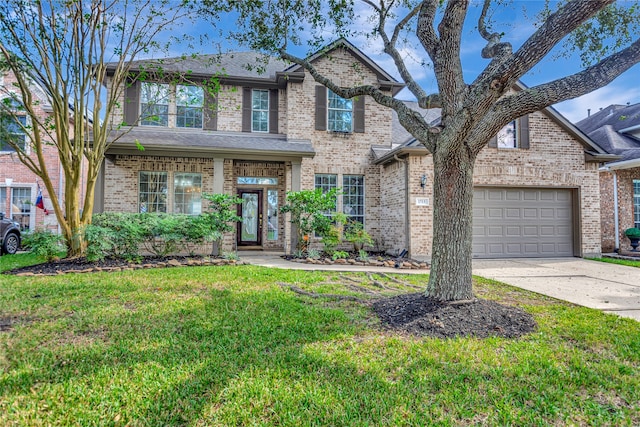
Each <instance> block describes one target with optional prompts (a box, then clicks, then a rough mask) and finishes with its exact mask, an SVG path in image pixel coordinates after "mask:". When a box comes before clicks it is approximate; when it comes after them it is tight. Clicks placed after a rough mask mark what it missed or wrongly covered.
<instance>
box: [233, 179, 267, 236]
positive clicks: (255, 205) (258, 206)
mask: <svg viewBox="0 0 640 427" xmlns="http://www.w3.org/2000/svg"><path fill="white" fill-rule="evenodd" d="M238 197H240V199H242V203H241V204H240V205H239V206H238V216H240V218H242V220H241V221H240V222H238V246H257V245H261V244H262V190H238Z"/></svg>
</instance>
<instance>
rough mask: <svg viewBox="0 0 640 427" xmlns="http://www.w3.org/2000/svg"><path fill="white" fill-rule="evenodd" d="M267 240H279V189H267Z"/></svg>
mask: <svg viewBox="0 0 640 427" xmlns="http://www.w3.org/2000/svg"><path fill="white" fill-rule="evenodd" d="M267 203H268V206H267V240H278V190H267Z"/></svg>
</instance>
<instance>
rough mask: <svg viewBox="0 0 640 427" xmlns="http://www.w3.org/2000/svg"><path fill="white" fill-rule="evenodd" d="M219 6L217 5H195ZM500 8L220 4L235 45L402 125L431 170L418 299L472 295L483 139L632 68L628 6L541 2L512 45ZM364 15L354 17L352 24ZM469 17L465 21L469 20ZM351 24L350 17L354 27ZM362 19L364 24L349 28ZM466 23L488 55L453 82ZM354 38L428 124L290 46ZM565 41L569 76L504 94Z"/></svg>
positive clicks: (604, 0)
mask: <svg viewBox="0 0 640 427" xmlns="http://www.w3.org/2000/svg"><path fill="white" fill-rule="evenodd" d="M205 3H206V4H208V10H209V11H211V10H214V9H215V10H216V12H219V11H220V7H219V6H216V5H219V3H218V2H212V1H205ZM509 3H510V2H508V1H500V2H492V1H489V0H484V1H481V2H477V3H476V2H472V1H469V0H448V1H444V0H425V1H412V0H377V1H375V0H361V1H360V2H354V1H350V0H328V1H318V0H278V1H274V2H262V1H258V0H256V1H251V0H247V1H229V2H227V3H226V4H225V8H226V10H227V11H233V13H234V16H235V17H236V18H237V23H236V25H237V30H235V31H233V32H232V34H231V36H232V37H234V38H235V39H236V40H237V41H239V42H240V43H243V44H245V45H247V46H248V47H250V48H252V49H256V50H260V51H263V52H265V53H269V54H277V55H279V56H281V57H282V58H284V59H287V60H289V61H291V62H294V63H296V64H299V65H301V66H302V67H304V69H305V70H306V71H307V72H308V73H309V74H310V75H311V76H312V77H313V78H314V79H315V80H316V81H317V82H319V83H321V84H323V85H325V86H326V87H328V88H329V89H331V90H332V91H333V92H334V93H336V94H338V95H339V96H341V97H344V98H353V97H357V96H363V95H368V96H371V97H372V98H373V99H374V100H375V101H376V102H378V103H380V104H382V105H385V106H387V107H390V108H392V109H394V110H395V111H396V112H397V114H398V118H399V120H400V123H401V124H402V126H404V127H405V128H406V129H407V130H408V131H409V132H410V133H411V134H412V135H413V136H414V137H415V138H416V139H417V140H418V141H420V142H421V143H422V144H423V145H424V146H425V147H426V148H427V150H428V151H429V152H430V153H431V155H432V157H433V163H434V183H433V185H434V208H433V209H434V210H433V215H434V226H433V230H434V232H433V245H432V270H431V275H430V279H429V284H428V286H427V293H428V294H429V295H431V296H433V297H435V298H438V299H441V300H464V299H469V298H471V297H472V295H473V294H472V285H471V256H472V255H471V254H472V252H471V241H472V228H471V224H472V214H471V205H472V193H473V180H472V178H473V167H474V162H475V159H476V157H477V155H478V153H479V152H480V151H481V150H482V149H483V148H484V147H485V146H486V144H487V142H488V141H489V139H490V138H491V137H493V136H494V135H496V134H497V133H498V131H499V130H500V129H501V128H503V127H504V126H505V125H506V124H508V123H510V122H511V121H513V120H515V119H517V118H519V117H521V116H523V115H525V114H528V113H532V112H535V111H539V110H541V109H543V108H545V107H548V106H551V105H553V104H556V103H558V102H561V101H564V100H567V99H571V98H575V97H578V96H581V95H584V94H586V93H589V92H591V91H593V90H595V89H598V88H600V87H602V86H604V85H606V84H608V83H610V82H611V81H613V80H614V79H615V78H616V77H617V76H619V75H620V74H622V73H624V72H625V71H626V70H628V69H629V68H630V67H632V66H633V65H634V64H636V63H638V62H639V61H640V39H639V38H638V35H639V32H640V31H639V26H638V23H639V22H640V10H639V9H638V6H637V5H636V3H635V2H617V3H616V2H614V1H613V0H588V1H587V0H571V1H561V2H546V3H545V7H544V8H543V9H542V10H541V11H540V13H539V14H538V17H537V22H535V25H534V26H533V27H532V31H531V33H530V34H529V36H528V38H527V39H526V40H525V41H524V42H523V43H522V44H521V45H519V46H518V47H514V46H513V45H512V43H510V42H509V41H507V39H508V30H509V28H508V27H507V26H504V25H502V24H503V23H501V22H499V21H497V20H494V19H492V18H491V17H492V16H495V13H496V12H497V11H499V10H500V8H504V7H508V6H509ZM362 16H365V17H366V19H362ZM474 16H476V17H477V20H473V19H472V18H473V17H474ZM358 19H359V20H358ZM356 20H358V22H359V23H360V24H361V23H362V22H366V24H365V25H366V28H362V25H360V26H358V25H357V24H356ZM472 26H473V27H474V30H473V31H476V32H477V34H478V36H479V37H480V38H481V39H482V40H483V41H484V46H483V47H482V48H480V49H478V52H477V54H478V56H482V58H486V59H488V60H489V62H488V64H487V65H486V67H485V68H484V69H483V70H481V71H480V72H479V73H478V74H477V76H475V77H474V79H473V80H472V81H466V80H465V78H464V69H463V65H462V61H461V53H462V50H463V48H464V46H463V35H464V34H465V31H468V29H469V28H470V27H472ZM356 33H360V35H361V36H362V35H365V36H366V37H368V38H370V39H371V40H374V41H376V42H378V43H381V44H382V46H383V50H384V53H386V54H387V55H388V56H389V57H390V58H391V59H392V61H393V64H394V65H395V67H396V71H397V73H398V75H399V76H400V78H401V80H402V81H403V82H404V83H405V85H406V87H407V88H408V90H409V91H410V92H411V94H412V95H413V96H414V97H415V99H417V101H418V104H419V106H420V107H422V108H430V107H439V108H441V119H440V121H439V122H438V123H437V124H436V125H432V124H431V123H428V122H427V121H426V120H425V119H424V118H423V116H422V115H421V114H418V113H417V112H416V111H413V110H411V109H410V108H409V107H408V106H407V104H405V103H404V102H402V101H400V100H398V99H396V98H394V97H392V96H391V95H390V94H389V93H388V92H385V91H383V90H381V88H379V87H376V86H375V85H359V86H353V87H342V86H341V85H339V84H337V83H336V82H334V81H333V80H332V76H330V75H323V74H321V73H320V72H319V71H318V70H317V69H316V68H315V67H314V63H313V62H312V61H308V60H306V59H305V58H306V55H300V54H299V53H298V52H299V51H300V50H299V49H297V46H299V45H300V44H302V43H308V44H309V45H310V46H313V47H319V46H322V45H323V44H324V43H326V41H327V39H335V38H336V37H339V36H350V35H354V34H356ZM563 42H564V43H566V47H567V49H566V50H565V51H566V52H570V51H572V50H578V51H580V52H581V57H582V59H583V60H584V62H585V66H584V67H583V68H582V69H581V70H579V71H578V72H576V73H573V74H569V75H566V76H563V77H561V78H557V79H554V80H551V81H546V82H543V83H541V84H537V85H535V86H532V87H528V88H527V87H520V88H519V89H520V90H513V88H514V87H515V86H516V84H517V83H518V82H519V80H520V79H521V78H522V77H523V76H525V75H526V74H527V73H528V72H530V71H531V70H532V69H534V67H535V66H536V65H537V64H539V63H540V61H542V60H543V59H544V58H546V57H547V56H548V55H549V54H550V52H551V51H552V49H554V47H556V46H559V45H561V44H562V43H563ZM407 45H411V46H413V47H416V48H418V49H420V54H419V55H420V58H419V60H421V61H422V62H423V63H425V64H427V65H428V66H429V67H431V68H432V70H433V73H434V76H435V80H436V82H437V88H436V90H434V91H429V90H428V88H427V87H426V85H424V84H421V82H420V81H419V79H417V78H416V77H415V76H414V75H413V74H412V72H411V70H410V67H409V66H408V65H407V57H406V55H405V53H404V51H403V47H405V46H407Z"/></svg>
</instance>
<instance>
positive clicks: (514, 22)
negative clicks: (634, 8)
mask: <svg viewBox="0 0 640 427" xmlns="http://www.w3.org/2000/svg"><path fill="white" fill-rule="evenodd" d="M543 4H544V2H543V1H541V0H538V1H513V2H512V3H511V5H509V6H506V7H504V8H502V9H501V12H500V14H496V15H495V16H494V18H495V21H496V23H497V24H496V25H495V27H494V31H499V32H503V33H504V34H505V35H504V37H503V41H509V42H511V43H512V45H513V47H514V50H516V49H517V48H518V47H519V46H520V45H521V44H522V43H523V42H524V41H525V40H526V39H527V38H528V37H529V36H530V35H531V34H533V32H534V31H535V27H534V21H535V15H536V13H537V12H538V11H539V10H540V8H541V7H542V6H543ZM366 12H367V9H366V6H365V5H364V4H363V3H359V2H358V1H357V0H356V16H357V18H356V22H355V24H354V29H363V30H366V29H367V28H370V24H368V22H367V13H366ZM478 13H479V12H478V10H475V11H474V10H472V11H471V14H475V16H477V14H478ZM476 21H477V18H476V17H474V18H473V19H468V20H467V22H466V23H465V28H464V30H463V31H464V32H463V45H462V52H461V59H462V64H463V67H464V72H465V80H466V81H467V82H471V81H473V79H474V78H475V77H476V76H477V75H478V74H479V73H480V72H481V70H482V69H484V67H485V66H486V65H487V64H488V63H489V61H488V60H485V59H482V58H481V56H480V50H481V49H482V47H483V46H484V45H485V42H484V40H483V39H482V38H481V37H480V36H479V35H478V32H477V30H476V29H475V25H476ZM232 25H233V22H232V20H227V21H226V22H225V23H218V24H217V29H215V28H214V27H213V26H212V25H211V24H208V23H206V22H200V23H199V24H198V25H195V26H194V25H192V26H191V27H190V30H189V32H190V33H191V35H193V36H194V37H196V38H197V37H199V35H200V34H202V33H207V34H209V37H210V40H209V44H208V45H205V46H202V47H201V48H199V49H201V50H202V52H203V53H214V52H218V51H219V49H220V48H221V47H222V49H224V50H227V49H231V50H246V48H243V47H238V46H234V45H233V44H231V43H230V42H229V41H227V40H224V39H223V38H220V37H217V32H218V31H221V32H224V31H225V30H228V29H230V28H232V27H231V26H232ZM326 36H327V39H328V40H330V39H331V36H332V35H331V33H330V32H328V34H327V35H326ZM220 40H222V42H220ZM350 41H351V42H352V43H354V44H355V45H356V46H357V47H359V48H360V49H361V50H362V51H363V52H364V53H365V54H367V55H368V56H369V57H371V59H373V60H374V61H376V62H377V63H378V64H379V65H380V66H382V67H383V68H384V69H385V70H387V71H388V72H389V73H391V74H392V75H395V76H397V75H398V73H397V71H396V70H395V66H394V64H393V62H392V60H391V59H390V57H388V56H387V55H385V54H384V53H383V52H382V43H381V42H380V41H379V40H371V39H369V38H367V37H365V36H364V35H357V36H354V37H352V38H350ZM218 43H220V45H219V44H218ZM176 48H177V49H176V50H175V52H173V53H174V54H175V55H179V54H181V53H182V52H180V51H179V47H178V46H176ZM560 50H561V47H558V48H556V49H555V50H554V51H552V52H551V53H550V54H549V55H547V58H545V59H544V60H543V61H542V62H541V63H540V64H538V66H537V67H536V68H534V69H533V70H532V71H531V72H530V73H528V74H527V75H525V76H524V77H523V78H522V81H523V82H524V83H525V84H526V85H528V86H535V85H537V84H540V83H543V82H546V81H550V80H553V79H556V78H559V77H562V76H564V75H568V74H573V73H575V72H578V71H580V69H581V62H580V60H579V58H578V57H577V55H573V56H571V57H569V58H557V54H558V53H559V52H560ZM402 52H403V54H405V55H406V62H407V65H408V67H409V69H410V71H411V72H412V74H413V75H414V77H415V78H416V79H417V80H419V82H420V83H421V84H422V86H423V87H424V88H425V89H426V90H427V91H428V92H430V91H435V90H436V82H435V79H434V78H433V74H432V72H431V70H430V68H429V66H423V65H421V62H422V61H423V60H428V57H427V55H426V53H425V52H424V50H422V48H421V46H419V44H418V43H417V41H414V42H412V43H410V44H408V45H406V46H404V47H403V48H402ZM294 53H296V54H299V55H304V53H305V50H304V49H298V50H297V51H294ZM399 97H400V98H402V99H411V98H412V95H411V93H409V92H408V91H406V90H405V91H403V92H401V93H400V94H399ZM639 102H640V65H636V66H634V67H633V68H631V69H630V70H628V71H627V72H626V73H624V74H623V75H622V76H620V77H618V78H617V79H616V80H614V81H613V82H612V83H611V84H609V85H608V86H605V87H603V88H601V89H599V90H597V91H595V92H592V93H590V94H587V95H584V96H582V97H580V98H576V99H573V100H569V101H565V102H563V103H560V104H557V105H555V106H554V108H556V109H557V110H558V111H560V112H561V113H562V114H563V115H564V116H565V117H567V118H568V119H569V120H570V121H572V122H576V121H578V120H580V119H583V118H585V117H586V116H587V110H588V109H591V112H592V113H595V112H597V111H598V110H599V109H600V108H604V107H606V106H608V105H610V104H626V103H631V104H635V103H639Z"/></svg>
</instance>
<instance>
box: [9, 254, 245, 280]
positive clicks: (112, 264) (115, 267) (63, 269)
mask: <svg viewBox="0 0 640 427" xmlns="http://www.w3.org/2000/svg"><path fill="white" fill-rule="evenodd" d="M227 264H238V265H239V264H242V262H241V261H235V260H226V259H222V258H212V257H203V256H193V257H189V256H172V257H143V258H142V259H141V260H140V262H138V263H132V262H129V261H126V260H123V259H112V258H107V259H105V260H102V261H94V262H90V261H87V260H86V259H85V258H65V259H62V260H59V261H53V262H46V263H43V264H36V265H31V266H27V267H21V268H16V269H13V270H9V271H5V272H3V274H14V275H22V276H32V275H56V274H64V273H94V272H99V271H127V270H138V269H143V268H164V267H180V266H199V265H227Z"/></svg>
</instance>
